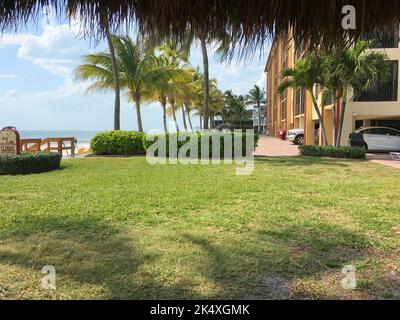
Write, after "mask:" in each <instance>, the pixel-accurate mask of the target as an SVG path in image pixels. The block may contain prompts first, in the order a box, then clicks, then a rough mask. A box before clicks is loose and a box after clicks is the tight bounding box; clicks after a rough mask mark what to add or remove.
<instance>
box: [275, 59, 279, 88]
mask: <svg viewBox="0 0 400 320" xmlns="http://www.w3.org/2000/svg"><path fill="white" fill-rule="evenodd" d="M274 85H275V91H276V89H277V88H278V85H279V72H278V57H276V59H275V63H274Z"/></svg>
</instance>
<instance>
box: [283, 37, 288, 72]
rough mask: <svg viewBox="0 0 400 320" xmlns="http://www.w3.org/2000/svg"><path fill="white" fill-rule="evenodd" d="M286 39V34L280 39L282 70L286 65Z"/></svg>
mask: <svg viewBox="0 0 400 320" xmlns="http://www.w3.org/2000/svg"><path fill="white" fill-rule="evenodd" d="M287 47H288V41H287V35H285V36H284V37H283V39H282V70H283V69H286V68H287V67H288V48H287Z"/></svg>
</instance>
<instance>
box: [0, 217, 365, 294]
mask: <svg viewBox="0 0 400 320" xmlns="http://www.w3.org/2000/svg"><path fill="white" fill-rule="evenodd" d="M164 231H165V230H164ZM166 231H167V235H166V236H160V237H159V238H157V239H156V241H157V243H155V244H153V246H156V248H161V249H156V250H152V249H148V248H146V247H144V245H143V243H141V241H140V237H141V235H142V233H140V234H136V235H135V234H134V235H133V236H132V235H131V234H130V235H129V237H128V236H126V234H125V233H124V232H123V231H122V230H121V229H120V228H119V227H115V226H113V224H112V223H107V222H105V221H104V220H101V219H94V218H82V219H71V218H68V217H59V218H54V217H53V218H49V217H47V218H46V217H42V218H37V217H35V218H27V217H25V218H24V223H23V224H21V225H20V226H19V227H18V229H16V230H15V231H14V232H12V233H8V234H5V233H4V232H2V233H0V263H1V264H2V265H10V266H17V267H22V268H24V269H26V272H32V270H35V273H36V272H37V281H36V282H35V283H29V285H30V286H34V287H35V288H33V289H32V288H30V290H32V296H35V297H38V296H40V297H44V298H50V299H57V298H63V297H65V296H68V297H70V298H80V299H82V298H91V297H94V298H107V299H151V298H156V299H172V298H175V299H179V298H180V299H188V298H226V299H227V298H229V299H230V298H252V299H274V298H279V299H281V298H293V297H295V298H309V297H310V296H309V293H307V292H306V293H302V292H295V293H294V296H293V293H292V292H291V291H290V285H291V283H293V282H294V281H296V280H298V279H306V278H309V277H318V276H320V275H321V274H324V273H328V274H331V273H337V272H339V273H340V271H341V269H342V267H343V266H344V265H347V264H352V263H354V262H357V261H361V260H363V259H365V258H366V257H367V256H368V249H369V248H370V247H371V244H370V243H369V241H368V239H367V238H366V237H364V236H363V235H362V234H360V233H358V232H355V231H352V230H349V229H346V228H344V227H342V226H339V225H334V224H330V223H325V222H324V223H322V222H304V223H302V224H300V225H292V226H278V225H276V226H275V225H273V226H272V227H270V228H269V229H264V230H263V229H260V230H254V231H252V230H249V231H248V232H247V233H246V234H243V233H235V232H229V231H224V233H216V234H213V233H210V232H207V230H206V229H200V228H198V229H193V228H192V229H190V230H178V231H177V230H171V232H168V230H166ZM176 244H178V247H180V246H181V245H183V244H187V245H189V247H184V248H185V249H179V250H181V251H179V250H178V251H173V255H172V256H170V252H168V248H169V247H171V246H174V245H176ZM191 250H195V251H194V252H195V254H193V253H191V254H190V253H188V251H191ZM181 258H185V259H183V260H182V262H177V261H180V259H181ZM165 259H169V260H168V261H171V260H174V261H175V263H174V264H163V261H165ZM148 264H155V265H156V266H155V268H152V269H146V268H145V267H146V265H148ZM45 265H53V266H55V267H56V271H57V277H58V278H57V288H58V289H57V290H56V291H55V292H54V293H43V292H42V291H41V289H40V278H41V277H42V276H43V275H42V274H40V270H41V268H42V267H43V266H45ZM181 267H182V268H183V269H185V268H186V269H189V272H187V273H185V274H184V275H180V274H179V273H178V274H176V273H175V275H174V272H175V270H174V268H179V269H180V268H181ZM158 270H165V271H166V273H165V274H166V276H165V277H169V276H170V274H172V275H173V276H175V279H172V280H171V281H163V280H160V279H163V278H162V277H158V274H157V272H158ZM24 272H25V271H24ZM20 274H21V273H20V271H16V273H15V274H11V275H10V276H12V277H15V278H16V280H18V279H17V278H18V276H20ZM192 278H197V279H201V280H200V283H199V282H197V283H196V281H198V280H196V281H192ZM164 279H166V278H164ZM167 280H169V279H167ZM205 284H210V285H212V286H213V287H214V290H213V291H208V293H205V294H201V293H199V291H196V288H194V286H195V285H199V286H200V287H201V286H202V285H205ZM25 286H26V284H25ZM335 286H337V287H338V288H339V289H338V290H340V283H339V282H337V283H335ZM197 289H198V288H197ZM329 290H330V289H329V288H328V289H326V292H327V293H325V295H326V296H323V294H324V293H322V294H320V297H326V298H336V297H337V296H335V293H332V292H331V291H329ZM210 292H211V293H210ZM16 294H18V292H16ZM46 294H47V295H46ZM340 294H341V293H340V292H339V293H338V294H337V295H338V296H339V297H340ZM28 297H29V296H28ZM23 298H27V296H24V297H23Z"/></svg>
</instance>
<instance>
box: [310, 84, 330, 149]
mask: <svg viewBox="0 0 400 320" xmlns="http://www.w3.org/2000/svg"><path fill="white" fill-rule="evenodd" d="M311 100H312V103H313V106H314V109H315V112H316V113H317V116H318V120H319V125H320V126H321V129H322V136H323V138H324V145H326V144H327V143H328V139H327V135H326V129H325V123H324V119H323V118H322V114H321V111H320V110H319V107H318V103H317V100H316V99H315V97H314V93H313V92H312V90H311Z"/></svg>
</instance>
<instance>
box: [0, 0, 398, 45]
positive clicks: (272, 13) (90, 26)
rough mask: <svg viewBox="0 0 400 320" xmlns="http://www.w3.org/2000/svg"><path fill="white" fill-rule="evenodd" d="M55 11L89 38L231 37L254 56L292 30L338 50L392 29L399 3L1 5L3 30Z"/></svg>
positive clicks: (165, 0)
mask: <svg viewBox="0 0 400 320" xmlns="http://www.w3.org/2000/svg"><path fill="white" fill-rule="evenodd" d="M46 5H52V6H54V8H55V9H56V11H57V13H58V15H59V16H60V17H61V16H63V15H64V14H65V13H67V14H68V15H74V16H78V17H79V19H80V20H81V21H82V25H83V31H84V32H85V34H86V35H88V36H91V37H99V36H102V35H103V31H104V29H105V28H107V27H109V28H110V29H111V30H113V29H117V28H119V27H122V26H123V27H126V26H133V25H136V26H137V28H138V30H139V31H140V32H142V33H151V32H154V31H156V32H157V34H159V35H162V36H164V37H173V38H176V39H179V38H182V37H183V35H184V32H185V31H186V30H187V29H188V28H190V29H191V30H192V31H194V32H195V33H196V34H207V35H208V36H211V37H218V35H220V34H222V33H226V32H227V33H228V34H229V35H230V36H231V38H232V44H233V45H234V46H236V48H242V49H245V50H244V51H252V50H254V49H255V48H256V47H257V46H260V45H262V44H263V43H264V42H265V40H266V39H268V37H271V36H273V35H275V34H281V33H283V32H286V31H287V30H288V27H292V28H293V31H294V37H295V38H296V39H298V40H299V39H305V38H307V39H309V40H310V43H321V41H322V42H323V43H325V44H326V45H333V44H335V45H338V44H340V43H344V42H346V40H348V38H349V35H350V38H354V37H357V36H358V35H360V34H361V33H362V32H368V31H374V30H376V29H389V28H393V27H396V26H398V24H399V23H400V0H385V1H384V2H383V1H377V0H329V1H328V0H2V1H1V2H0V30H2V31H3V32H4V31H6V30H7V31H10V30H13V29H14V30H15V29H16V28H17V27H18V26H20V25H21V24H24V23H26V22H27V21H28V20H29V19H34V20H35V19H37V18H38V16H39V13H40V12H41V10H42V7H43V6H46ZM345 5H353V6H354V7H355V8H356V10H357V29H356V30H354V31H352V32H351V33H350V34H349V33H348V32H347V31H345V30H343V29H342V26H341V21H342V18H343V14H342V12H341V11H342V7H343V6H345Z"/></svg>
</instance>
